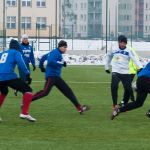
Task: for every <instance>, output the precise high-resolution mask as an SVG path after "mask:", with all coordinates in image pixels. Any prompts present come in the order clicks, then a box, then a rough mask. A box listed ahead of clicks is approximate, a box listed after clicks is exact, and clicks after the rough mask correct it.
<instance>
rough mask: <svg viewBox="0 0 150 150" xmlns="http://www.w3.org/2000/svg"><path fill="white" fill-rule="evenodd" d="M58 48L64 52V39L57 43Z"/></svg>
mask: <svg viewBox="0 0 150 150" xmlns="http://www.w3.org/2000/svg"><path fill="white" fill-rule="evenodd" d="M58 48H59V50H60V51H61V52H62V53H65V52H66V51H67V42H66V41H64V40H61V41H60V42H59V43H58Z"/></svg>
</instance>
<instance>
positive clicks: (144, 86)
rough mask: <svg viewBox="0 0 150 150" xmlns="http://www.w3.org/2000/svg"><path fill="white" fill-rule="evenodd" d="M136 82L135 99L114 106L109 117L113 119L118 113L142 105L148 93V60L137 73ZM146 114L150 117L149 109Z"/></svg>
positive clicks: (149, 64) (149, 80)
mask: <svg viewBox="0 0 150 150" xmlns="http://www.w3.org/2000/svg"><path fill="white" fill-rule="evenodd" d="M136 83H137V89H136V90H137V96H136V101H134V102H131V103H128V104H126V105H125V106H124V107H120V108H119V106H118V108H116V109H115V110H114V111H113V113H112V116H111V119H114V118H115V117H116V116H117V115H118V114H119V113H122V112H125V111H130V110H133V109H136V108H139V107H141V106H143V104H144V102H145V100H146V98H147V95H148V94H149V93H150V62H149V63H148V64H147V65H146V67H145V68H143V69H142V70H141V71H140V72H139V73H138V79H137V81H136ZM146 116H148V117H150V110H149V111H148V112H147V113H146Z"/></svg>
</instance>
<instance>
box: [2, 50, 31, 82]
mask: <svg viewBox="0 0 150 150" xmlns="http://www.w3.org/2000/svg"><path fill="white" fill-rule="evenodd" d="M16 64H17V65H18V68H19V69H20V70H21V71H22V72H23V73H24V75H27V74H29V70H28V69H27V67H26V65H25V63H24V60H23V58H22V55H21V53H20V52H19V51H17V50H15V49H9V50H7V51H4V52H2V53H0V81H6V80H12V79H16V78H18V77H17V74H16V73H15V72H14V69H15V66H16Z"/></svg>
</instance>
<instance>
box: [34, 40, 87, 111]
mask: <svg viewBox="0 0 150 150" xmlns="http://www.w3.org/2000/svg"><path fill="white" fill-rule="evenodd" d="M66 50H67V42H66V41H63V40H62V41H60V42H59V43H58V48H56V49H53V50H52V51H51V52H49V53H48V54H46V55H44V56H43V57H42V58H41V60H40V69H41V71H42V72H45V71H46V82H45V86H44V89H43V90H41V91H39V92H37V93H36V94H34V95H33V98H32V101H35V100H37V99H40V98H42V97H44V96H47V95H48V94H49V92H50V91H51V89H52V87H53V86H56V87H57V88H58V89H59V90H60V91H61V92H62V93H63V94H64V95H65V96H66V97H67V98H68V99H69V100H70V101H71V102H72V103H73V104H74V106H75V107H76V109H77V111H78V112H79V113H80V114H82V113H83V112H84V111H86V110H88V109H89V108H88V106H86V105H83V106H82V105H81V104H80V103H79V102H78V100H77V98H76V96H75V95H74V93H73V91H72V90H71V88H70V87H69V86H68V85H67V83H66V82H65V81H64V80H63V79H62V78H61V70H62V67H66V66H67V64H66V62H65V61H64V60H63V57H62V54H64V53H65V52H66ZM46 60H47V66H46V69H45V68H44V66H43V64H44V62H45V61H46Z"/></svg>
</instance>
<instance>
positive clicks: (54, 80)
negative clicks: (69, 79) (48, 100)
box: [32, 76, 80, 106]
mask: <svg viewBox="0 0 150 150" xmlns="http://www.w3.org/2000/svg"><path fill="white" fill-rule="evenodd" d="M53 86H56V87H57V88H58V89H59V90H60V91H61V92H62V93H63V94H64V95H65V96H66V97H67V98H68V99H69V100H70V101H71V102H72V103H73V104H74V105H75V106H79V105H80V104H79V102H78V100H77V98H76V96H75V95H74V93H73V91H72V90H71V88H70V87H69V86H68V85H67V83H66V82H65V81H64V80H63V79H62V78H61V77H56V76H55V77H48V79H47V80H46V83H45V86H44V89H43V90H41V91H39V92H37V93H36V94H34V95H33V98H32V101H35V100H37V99H40V98H42V97H45V96H47V95H48V94H49V93H50V91H51V89H52V87H53Z"/></svg>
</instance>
